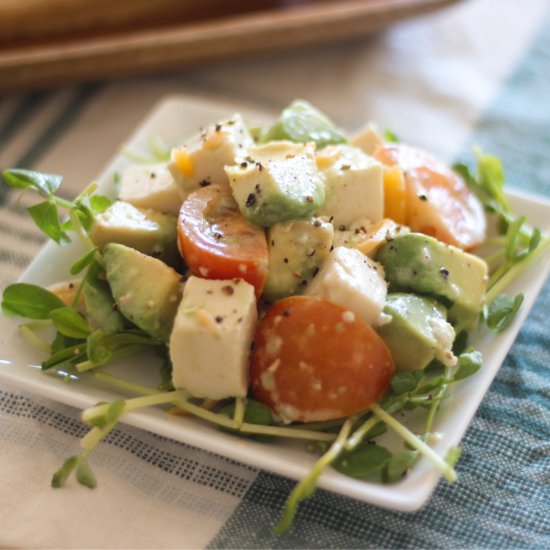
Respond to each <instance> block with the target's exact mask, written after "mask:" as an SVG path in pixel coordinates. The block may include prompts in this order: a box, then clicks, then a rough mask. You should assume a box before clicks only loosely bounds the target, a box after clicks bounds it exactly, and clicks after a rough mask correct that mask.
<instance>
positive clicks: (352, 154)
mask: <svg viewBox="0 0 550 550" xmlns="http://www.w3.org/2000/svg"><path fill="white" fill-rule="evenodd" d="M317 165H318V166H319V168H320V169H321V171H322V173H323V174H324V177H325V203H324V204H323V206H322V207H321V208H320V209H319V210H318V211H317V215H319V216H329V217H332V223H333V224H334V226H335V227H336V228H338V227H341V226H348V225H349V224H351V223H352V222H354V221H355V220H357V219H359V218H367V219H369V220H370V221H378V220H380V219H381V218H382V217H383V216H384V179H383V170H382V165H381V164H380V163H379V162H378V161H377V160H375V159H373V158H372V157H369V156H368V155H366V154H365V153H363V151H361V150H360V149H357V148H356V147H351V146H349V145H330V146H328V147H325V148H324V149H322V150H321V151H320V152H319V153H318V155H317Z"/></svg>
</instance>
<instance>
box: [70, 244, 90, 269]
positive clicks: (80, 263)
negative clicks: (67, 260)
mask: <svg viewBox="0 0 550 550" xmlns="http://www.w3.org/2000/svg"><path fill="white" fill-rule="evenodd" d="M96 252H97V248H92V249H91V250H89V251H88V252H86V254H84V256H81V257H80V258H78V260H76V262H75V263H74V264H73V265H72V266H71V269H70V272H71V275H77V274H78V273H80V272H81V271H83V270H84V269H86V268H87V267H88V266H89V265H90V264H91V263H92V262H93V261H94V259H95V256H96Z"/></svg>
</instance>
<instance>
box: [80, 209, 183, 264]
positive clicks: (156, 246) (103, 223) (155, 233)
mask: <svg viewBox="0 0 550 550" xmlns="http://www.w3.org/2000/svg"><path fill="white" fill-rule="evenodd" d="M176 223H177V219H176V217H175V216H172V215H169V214H163V213H161V212H155V211H154V210H148V209H142V208H136V207H135V206H133V205H131V204H129V203H127V202H123V201H116V202H114V203H113V204H112V205H111V206H109V208H107V210H105V212H103V213H102V214H98V215H97V216H96V217H95V219H94V222H93V224H92V227H91V229H90V239H91V240H92V242H93V243H94V244H95V245H96V246H97V247H98V248H99V249H100V250H103V248H104V247H105V246H106V245H107V244H108V243H120V244H124V245H126V246H129V247H130V248H134V249H135V250H139V251H140V252H143V253H144V254H149V255H150V256H155V257H156V258H160V259H161V260H163V261H165V262H168V263H171V262H174V261H175V260H176V259H177V256H178V251H177V244H176V241H177V230H176Z"/></svg>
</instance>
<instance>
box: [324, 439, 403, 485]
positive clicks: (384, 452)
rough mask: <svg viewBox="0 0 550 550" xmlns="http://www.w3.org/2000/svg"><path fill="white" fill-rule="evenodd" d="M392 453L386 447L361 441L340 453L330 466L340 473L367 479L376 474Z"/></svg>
mask: <svg viewBox="0 0 550 550" xmlns="http://www.w3.org/2000/svg"><path fill="white" fill-rule="evenodd" d="M391 456H392V454H391V453H390V451H388V449H386V447H382V446H381V445H374V444H370V443H361V444H360V445H358V446H357V447H356V448H355V449H354V450H353V451H348V452H344V453H342V454H341V455H340V456H339V457H338V458H337V459H336V460H335V461H334V462H333V463H332V466H333V467H334V469H335V470H338V471H339V472H340V473H342V474H346V475H348V476H350V477H355V478H357V479H367V478H370V477H372V476H374V475H375V474H378V473H380V472H381V471H382V469H383V468H384V467H385V466H386V464H387V463H388V461H389V460H390V458H391Z"/></svg>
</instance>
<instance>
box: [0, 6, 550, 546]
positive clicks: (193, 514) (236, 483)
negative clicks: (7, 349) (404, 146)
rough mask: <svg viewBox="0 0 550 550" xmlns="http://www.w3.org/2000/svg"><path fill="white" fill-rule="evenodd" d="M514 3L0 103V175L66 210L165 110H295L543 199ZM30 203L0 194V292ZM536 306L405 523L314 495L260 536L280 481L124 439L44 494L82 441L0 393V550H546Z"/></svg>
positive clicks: (547, 407)
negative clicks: (373, 126)
mask: <svg viewBox="0 0 550 550" xmlns="http://www.w3.org/2000/svg"><path fill="white" fill-rule="evenodd" d="M521 4H522V5H520V3H517V2H515V1H514V0H476V1H475V2H466V3H461V4H459V5H457V6H456V7H454V8H452V9H450V10H448V11H445V12H441V13H439V14H436V15H434V16H430V17H426V18H422V19H419V20H415V21H412V22H410V23H405V24H402V25H399V26H397V27H396V28H395V29H392V30H391V31H389V32H388V33H386V34H384V35H381V36H378V37H375V38H367V39H365V40H360V41H354V42H353V43H349V44H342V45H337V46H333V47H324V48H319V49H317V50H313V51H305V52H298V53H296V54H295V55H293V56H286V55H281V56H271V57H269V58H267V59H259V60H251V61H246V62H241V63H239V64H238V65H237V64H227V65H218V66H213V67H205V68H197V69H194V70H192V71H191V70H190V71H186V72H182V73H180V74H170V75H164V76H159V77H150V78H142V79H135V80H129V81H121V82H116V83H94V84H87V85H81V86H74V87H70V88H63V89H59V90H52V91H37V92H28V93H23V94H10V95H5V96H0V168H5V167H8V166H23V167H29V168H34V169H38V170H45V171H51V172H57V173H62V174H64V176H65V181H64V183H63V186H62V194H63V195H64V196H66V197H73V196H74V195H75V194H76V193H78V191H80V190H81V189H82V187H83V186H84V185H85V184H86V183H88V182H89V181H91V180H92V179H93V178H94V176H95V175H97V174H98V173H99V172H100V171H101V168H102V167H103V165H104V164H105V163H106V162H107V161H108V159H109V158H110V156H111V155H113V154H114V153H116V152H117V151H118V150H119V148H120V145H121V143H122V142H123V141H124V139H125V138H126V137H127V136H128V135H129V134H130V133H131V132H132V131H133V129H134V127H135V126H136V124H137V123H138V122H139V121H140V120H141V119H142V118H143V117H144V116H145V115H146V114H147V112H148V111H149V110H150V109H151V108H152V107H153V105H154V104H155V102H157V101H158V100H159V99H160V98H162V97H163V96H165V95H168V94H173V93H182V92H183V93H191V94H193V95H198V96H201V97H210V98H212V99H224V100H231V101H235V102H236V103H237V104H243V103H244V104H246V105H248V106H252V107H256V108H260V109H267V110H269V111H276V110H277V109H279V108H280V107H281V106H283V105H284V104H286V103H287V102H288V101H289V100H290V99H291V98H293V97H307V98H308V99H310V100H311V101H313V102H314V103H316V104H317V105H319V106H320V107H321V108H322V109H324V110H325V111H327V112H328V113H330V114H331V115H332V116H333V117H334V118H335V119H336V120H338V121H339V122H340V123H341V124H342V125H344V126H346V127H347V128H349V129H353V128H354V127H357V126H358V125H360V124H361V123H362V122H364V121H365V120H368V119H369V118H372V119H376V120H378V121H379V122H380V124H381V125H383V126H388V127H391V128H392V129H394V130H395V131H396V132H397V133H398V134H399V135H400V136H402V137H403V139H408V140H410V141H414V142H416V143H418V144H420V145H422V146H425V147H427V148H429V149H431V150H434V151H435V152H437V153H438V154H440V155H441V156H442V157H444V158H446V159H447V160H456V159H463V158H466V157H468V158H470V157H471V155H470V151H471V147H472V145H473V144H478V145H481V146H482V147H483V148H484V149H485V150H487V151H490V152H493V153H495V154H497V155H499V156H501V157H502V158H503V159H504V163H505V168H506V171H507V174H508V177H509V181H510V184H511V185H513V186H515V187H519V188H521V189H525V190H529V191H532V192H536V193H539V194H541V195H545V196H547V197H548V196H550V162H549V161H548V151H549V150H550V130H549V129H550V102H549V101H548V97H547V96H548V91H549V90H550V37H549V35H548V32H547V29H548V28H549V25H550V4H549V2H548V1H547V0H528V2H523V3H521ZM343 60H345V62H343ZM281 82H284V84H285V85H284V87H283V86H281V84H280V83H281ZM28 200H29V199H28V198H27V197H25V196H23V197H20V196H19V194H18V193H14V192H10V191H8V189H7V188H6V187H5V186H1V187H0V287H1V288H3V287H5V286H6V285H7V284H9V283H12V282H14V281H15V280H16V279H17V277H18V276H19V275H20V273H21V272H22V270H23V269H24V268H25V267H26V265H28V263H29V262H30V261H31V260H32V258H33V257H34V256H35V255H36V253H37V251H38V250H39V249H40V248H41V246H42V244H43V242H44V239H43V237H42V236H41V234H40V232H39V231H38V230H37V229H35V227H34V225H33V223H32V221H31V220H30V218H29V217H28V216H27V215H26V213H25V212H24V210H23V209H22V208H21V207H22V206H25V205H26V204H27V203H28ZM549 309H550V283H549V282H547V284H546V286H545V287H544V289H543V291H542V293H541V295H540V297H539V299H538V301H537V303H536V304H535V306H534V308H533V310H532V312H531V313H530V315H529V317H528V320H527V322H526V324H525V326H524V328H523V329H522V331H521V333H520V335H519V337H518V339H517V341H516V342H515V344H514V346H513V348H512V350H511V352H510V353H509V355H508V357H507V358H506V361H505V362H504V364H503V366H502V368H501V370H500V372H499V374H498V376H497V378H496V379H495V381H494V382H493V384H492V386H491V388H490V390H489V392H488V394H487V396H486V398H485V400H484V401H483V404H482V406H481V407H480V409H479V411H478V412H477V414H476V417H475V419H474V421H473V423H472V425H471V426H470V428H469V430H468V432H467V434H466V437H465V439H464V441H463V444H462V449H463V454H462V457H461V459H460V461H459V463H458V466H457V471H458V474H459V482H458V483H457V484H454V485H449V484H447V483H445V482H440V483H439V485H438V487H437V489H436V491H435V493H434V495H433V496H432V498H431V500H430V501H429V503H428V504H427V505H426V506H425V507H424V508H423V509H422V510H421V511H419V512H417V513H413V514H406V513H396V512H390V511H386V510H382V509H380V508H376V507H374V506H370V505H367V504H364V503H361V502H358V501H356V500H353V499H350V498H347V497H344V496H340V495H335V494H332V493H329V492H327V491H318V492H316V493H315V495H314V496H313V497H312V498H311V499H309V500H308V501H307V502H305V503H304V504H303V505H302V506H301V508H300V510H299V513H298V516H297V518H296V522H295V526H294V528H293V530H292V531H291V532H290V533H288V534H286V535H284V536H282V537H275V536H274V535H273V534H272V527H273V525H274V523H275V521H276V519H277V517H278V515H279V513H280V511H281V509H282V506H283V504H284V501H285V500H286V498H287V497H288V494H289V491H291V489H292V487H293V486H294V482H291V481H289V480H287V479H284V478H282V477H279V476H276V475H273V474H269V473H266V472H263V471H258V470H256V469H254V468H250V467H248V466H245V465H242V464H238V463H235V462H234V461H231V460H227V459H225V458H223V457H219V456H216V455H213V454H210V453H206V452H204V451H200V450H198V449H196V448H194V447H192V446H189V445H183V444H180V443H176V442H174V441H171V440H168V439H166V438H162V437H159V436H157V435H154V434H150V433H147V432H144V431H141V430H138V429H134V428H128V427H125V426H120V427H119V428H118V429H116V430H115V431H114V432H113V433H112V434H111V435H110V436H109V438H108V439H107V440H106V441H105V442H104V443H102V444H101V445H100V446H99V447H98V449H97V450H96V451H94V453H95V454H94V455H93V456H92V462H93V464H94V468H95V471H96V474H97V476H98V478H99V487H98V489H97V490H95V491H93V492H90V491H88V490H87V489H85V488H82V487H79V486H76V485H74V484H71V485H70V486H69V487H67V488H66V489H64V490H61V491H54V490H52V489H50V487H49V478H50V475H51V473H52V472H53V471H54V470H55V469H56V468H57V467H58V466H59V464H60V463H61V461H62V460H63V459H64V458H65V457H66V456H68V455H69V454H72V453H74V452H76V450H77V447H76V445H77V438H79V437H81V436H82V435H83V434H84V433H85V431H86V430H85V427H84V426H83V425H82V424H81V423H80V421H79V420H78V411H76V410H74V409H72V408H71V407H68V406H64V405H59V404H57V403H54V402H52V401H49V400H47V399H44V398H42V397H39V396H37V395H34V394H31V393H28V392H25V390H24V388H23V389H21V388H15V387H9V386H2V387H0V448H1V449H2V451H1V452H0V487H1V488H2V491H1V492H0V518H1V519H0V547H25V548H37V547H41V548H42V547H49V548H59V547H65V548H69V547H74V548H77V547H78V548H84V547H88V548H90V547H94V548H161V547H162V548H176V547H178V548H179V547H182V548H203V547H210V548H279V547H280V548H329V547H330V548H541V549H542V548H549V547H550V374H549V373H550V371H549V370H548V367H549V365H550V331H549V330H548V324H547V319H546V315H547V311H548V310H549ZM0 336H1V335H0ZM1 359H2V354H1V346H0V360H1ZM0 368H5V366H4V365H2V364H1V363H0Z"/></svg>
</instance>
